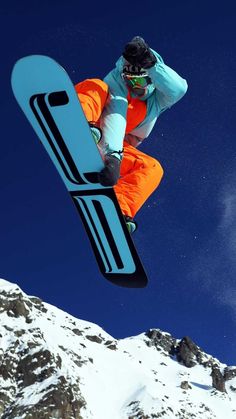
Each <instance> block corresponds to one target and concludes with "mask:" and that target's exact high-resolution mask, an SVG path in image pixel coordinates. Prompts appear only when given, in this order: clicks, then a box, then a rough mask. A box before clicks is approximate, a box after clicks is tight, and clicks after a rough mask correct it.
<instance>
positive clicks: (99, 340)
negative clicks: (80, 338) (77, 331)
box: [86, 335, 102, 343]
mask: <svg viewBox="0 0 236 419" xmlns="http://www.w3.org/2000/svg"><path fill="white" fill-rule="evenodd" d="M86 339H88V340H91V342H96V343H102V338H101V337H99V336H96V335H94V336H90V335H86Z"/></svg>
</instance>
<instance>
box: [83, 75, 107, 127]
mask: <svg viewBox="0 0 236 419" xmlns="http://www.w3.org/2000/svg"><path fill="white" fill-rule="evenodd" d="M75 90H76V92H77V95H78V98H79V101H80V103H81V106H82V108H83V111H84V113H85V116H86V118H87V120H88V121H89V122H95V123H96V122H98V121H99V118H100V116H101V113H102V110H103V108H104V106H105V103H106V100H107V97H108V85H107V84H106V83H105V82H104V81H103V80H100V79H87V80H84V81H82V82H81V83H78V84H76V85H75Z"/></svg>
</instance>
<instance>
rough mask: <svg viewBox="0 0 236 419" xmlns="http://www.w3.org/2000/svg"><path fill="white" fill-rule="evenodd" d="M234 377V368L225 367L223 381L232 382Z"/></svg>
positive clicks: (235, 371)
mask: <svg viewBox="0 0 236 419" xmlns="http://www.w3.org/2000/svg"><path fill="white" fill-rule="evenodd" d="M235 377H236V368H232V367H226V368H225V370H224V379H225V381H229V380H232V379H233V378H235Z"/></svg>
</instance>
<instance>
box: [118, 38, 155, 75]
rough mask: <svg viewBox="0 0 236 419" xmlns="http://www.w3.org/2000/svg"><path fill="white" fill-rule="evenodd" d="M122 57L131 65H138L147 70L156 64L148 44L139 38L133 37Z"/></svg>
mask: <svg viewBox="0 0 236 419" xmlns="http://www.w3.org/2000/svg"><path fill="white" fill-rule="evenodd" d="M122 55H123V57H124V58H125V59H126V60H127V61H128V62H129V63H130V64H132V65H139V66H141V67H142V68H145V69H148V68H151V67H153V66H154V64H156V62H157V59H156V57H155V55H154V54H153V52H152V51H151V50H150V48H149V46H148V44H147V43H146V42H145V41H144V39H143V38H141V37H140V36H135V37H134V38H133V39H132V40H131V41H130V42H129V43H128V44H126V46H125V49H124V52H123V53H122Z"/></svg>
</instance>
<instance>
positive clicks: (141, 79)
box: [122, 73, 151, 89]
mask: <svg viewBox="0 0 236 419" xmlns="http://www.w3.org/2000/svg"><path fill="white" fill-rule="evenodd" d="M122 77H123V79H124V81H125V83H126V85H127V86H128V87H130V88H131V89H145V87H147V86H148V85H149V84H150V83H151V79H150V77H149V76H147V75H133V74H127V73H122Z"/></svg>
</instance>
